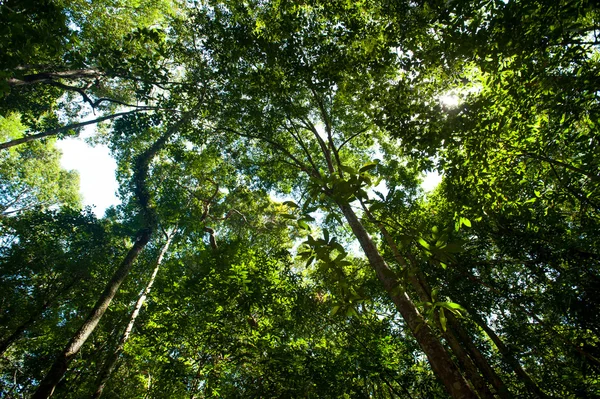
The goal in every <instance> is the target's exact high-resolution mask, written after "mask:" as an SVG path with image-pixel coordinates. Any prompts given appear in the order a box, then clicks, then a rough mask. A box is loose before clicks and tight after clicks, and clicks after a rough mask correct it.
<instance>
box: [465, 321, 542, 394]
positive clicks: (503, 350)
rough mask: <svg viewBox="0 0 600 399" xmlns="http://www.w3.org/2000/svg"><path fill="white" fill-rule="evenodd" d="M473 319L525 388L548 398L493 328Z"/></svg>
mask: <svg viewBox="0 0 600 399" xmlns="http://www.w3.org/2000/svg"><path fill="white" fill-rule="evenodd" d="M473 320H474V321H475V323H477V325H478V326H479V327H481V328H482V329H483V331H485V333H486V334H487V335H488V337H490V339H491V340H492V342H493V343H494V344H495V345H496V347H497V348H498V351H500V354H502V357H503V358H504V360H505V361H506V363H508V364H509V365H510V366H511V367H512V369H513V371H514V372H515V374H517V376H518V377H519V378H520V379H521V381H523V383H524V384H525V386H526V387H527V389H528V390H529V391H530V392H531V393H532V394H534V395H535V396H536V397H538V398H541V399H548V398H549V396H548V395H546V393H544V391H542V390H541V388H540V387H539V386H538V385H537V384H536V383H535V382H534V381H533V379H532V378H531V376H530V375H529V374H528V373H527V372H526V371H525V370H524V369H523V367H521V364H520V363H519V361H518V360H517V359H515V358H514V356H513V355H512V353H511V352H510V349H508V348H507V347H506V345H504V342H502V340H501V339H500V337H499V336H498V335H497V334H496V333H495V332H494V330H492V329H491V328H490V327H489V326H488V325H487V323H485V322H484V321H483V320H481V319H480V318H479V317H476V316H474V317H473Z"/></svg>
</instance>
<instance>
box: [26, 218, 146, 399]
mask: <svg viewBox="0 0 600 399" xmlns="http://www.w3.org/2000/svg"><path fill="white" fill-rule="evenodd" d="M151 235H152V229H149V228H148V229H145V230H142V232H141V233H140V234H139V236H138V239H137V240H136V242H135V244H134V245H133V247H131V249H130V250H129V252H128V253H127V256H126V257H125V259H123V262H121V265H120V266H119V268H118V269H117V271H116V272H115V274H114V275H113V277H112V278H111V280H110V281H109V283H108V284H107V286H106V288H105V289H104V291H103V292H102V295H100V298H99V299H98V301H97V302H96V305H95V306H94V308H93V309H92V311H91V312H90V314H89V315H88V317H87V319H86V320H85V322H84V323H83V325H82V326H81V327H80V328H79V330H78V331H77V332H76V333H75V334H74V335H73V337H72V338H71V340H70V341H69V343H68V344H67V346H66V348H65V349H64V350H63V351H62V352H61V353H60V355H58V358H57V359H56V361H55V362H54V364H53V365H52V367H51V368H50V371H48V373H47V374H46V377H45V378H44V379H43V380H42V382H41V383H40V385H39V387H38V389H37V391H36V392H35V394H34V395H33V396H32V398H34V399H42V398H43V399H46V398H49V397H50V396H52V394H53V393H54V389H55V388H56V385H57V384H58V383H59V382H60V380H61V379H62V377H63V376H64V375H65V373H66V372H67V367H68V365H69V363H70V362H71V360H73V358H74V357H75V356H76V355H77V353H78V352H79V349H81V346H82V345H83V344H84V343H85V341H86V340H87V338H88V337H89V336H90V334H91V333H92V332H93V331H94V329H95V328H96V326H97V325H98V322H99V321H100V319H101V318H102V316H103V315H104V313H105V312H106V310H107V309H108V306H109V305H110V303H111V301H112V300H113V298H114V297H115V295H116V294H117V291H118V290H119V287H120V286H121V284H122V283H123V281H124V280H125V277H127V275H128V274H129V271H130V270H131V267H132V266H133V263H134V261H135V260H136V259H137V257H138V255H139V254H140V252H141V251H142V249H144V247H145V246H146V244H147V243H148V241H150V237H151Z"/></svg>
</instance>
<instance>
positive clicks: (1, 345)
mask: <svg viewBox="0 0 600 399" xmlns="http://www.w3.org/2000/svg"><path fill="white" fill-rule="evenodd" d="M36 318H37V317H35V316H31V317H30V318H29V319H28V320H27V321H25V322H24V323H21V325H20V326H19V327H17V329H16V330H15V331H13V333H12V334H10V335H9V336H8V337H6V338H5V339H4V340H2V342H0V356H2V355H3V354H4V352H6V350H7V349H8V347H9V346H11V345H12V343H13V342H15V341H16V340H17V339H19V337H20V336H21V334H23V332H24V331H25V330H26V329H27V328H28V327H29V326H30V325H32V324H33V323H34V322H35V320H36Z"/></svg>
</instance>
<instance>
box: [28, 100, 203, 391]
mask: <svg viewBox="0 0 600 399" xmlns="http://www.w3.org/2000/svg"><path fill="white" fill-rule="evenodd" d="M194 112H195V110H194V109H192V110H190V111H188V112H187V113H186V114H185V115H184V116H183V117H182V118H181V119H179V121H177V123H175V124H173V125H172V126H170V127H169V128H168V129H167V131H166V132H165V133H164V134H163V135H162V136H161V137H160V138H159V139H158V140H156V141H155V142H154V144H152V145H151V146H150V147H149V148H148V149H147V150H146V151H144V152H143V153H142V154H140V155H139V156H138V157H137V158H136V159H135V165H134V168H133V170H134V172H133V177H132V180H133V185H134V194H135V197H136V200H137V202H138V204H139V205H140V208H141V209H140V214H141V217H142V220H143V221H144V224H145V225H146V227H145V228H143V229H142V230H140V232H139V233H138V237H137V239H136V242H135V244H134V245H133V247H132V248H131V249H130V250H129V252H128V253H127V256H126V257H125V259H124V260H123V262H122V263H121V266H120V267H119V268H118V269H117V271H116V272H115V274H114V275H113V277H112V278H111V280H110V281H109V282H108V285H107V286H106V288H105V289H104V292H102V295H100V298H99V299H98V302H97V303H96V305H95V306H94V308H93V309H92V312H91V313H90V315H89V316H88V317H87V319H86V321H85V322H84V323H83V325H82V326H81V328H80V329H79V330H78V331H77V332H76V333H75V335H74V336H73V337H72V338H71V340H70V341H69V343H68V344H67V346H66V348H65V349H64V350H63V352H62V353H61V354H60V355H59V356H58V358H57V359H56V361H55V362H54V364H53V365H52V367H51V368H50V371H49V372H48V374H47V375H46V377H45V378H44V380H43V381H42V382H41V383H40V386H39V387H38V390H37V391H36V392H35V394H34V395H33V396H32V398H33V399H46V398H49V397H50V396H52V393H53V392H54V389H55V388H56V385H57V384H58V383H59V381H60V380H61V378H62V377H63V376H64V374H65V373H66V371H67V367H68V365H69V363H70V361H71V360H73V358H74V357H75V355H77V352H79V349H80V348H81V346H82V345H83V344H84V343H85V341H86V340H87V338H88V337H89V336H90V334H91V333H92V332H93V331H94V329H95V328H96V326H97V325H98V322H99V321H100V319H101V318H102V316H103V315H104V313H105V312H106V309H108V306H109V305H110V303H111V301H112V300H113V298H114V297H115V295H116V294H117V291H118V290H119V287H120V286H121V283H123V281H124V280H125V278H126V277H127V275H128V274H129V271H130V270H131V267H132V266H133V262H134V261H135V260H136V259H137V257H138V255H139V254H140V252H141V251H142V249H144V247H145V246H146V244H147V243H148V241H150V237H151V236H152V233H153V231H154V229H155V227H156V225H157V215H156V210H155V209H154V207H152V206H151V204H150V192H149V191H148V187H147V185H146V178H147V176H148V171H149V169H150V162H151V161H152V159H154V156H155V155H156V154H157V153H158V152H159V151H160V150H161V149H162V148H163V147H164V146H165V144H166V143H167V141H168V140H169V138H171V136H172V135H173V134H174V133H175V132H176V131H178V130H179V127H180V126H182V125H183V124H185V123H187V121H189V119H190V118H191V117H192V115H193V113H194Z"/></svg>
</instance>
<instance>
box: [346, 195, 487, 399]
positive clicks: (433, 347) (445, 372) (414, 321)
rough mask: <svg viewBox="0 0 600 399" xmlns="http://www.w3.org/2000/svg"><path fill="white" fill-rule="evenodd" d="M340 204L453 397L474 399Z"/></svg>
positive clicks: (374, 248) (366, 237) (353, 216)
mask: <svg viewBox="0 0 600 399" xmlns="http://www.w3.org/2000/svg"><path fill="white" fill-rule="evenodd" d="M339 207H340V210H341V211H342V213H343V214H344V217H345V218H346V220H347V221H348V224H349V225H350V228H351V229H352V232H353V233H354V235H355V236H356V238H357V239H358V242H359V243H360V245H361V247H362V249H363V251H364V252H365V255H366V256H367V259H368V260H369V263H370V264H371V267H373V269H375V272H376V274H377V277H378V279H379V281H381V283H382V285H383V287H384V289H385V290H386V292H387V293H388V295H389V296H390V297H391V298H392V300H393V301H394V304H395V305H396V308H397V309H398V311H399V312H400V314H401V315H402V317H403V319H404V321H405V322H406V324H407V325H408V328H409V329H410V331H411V332H412V334H413V335H414V337H415V338H416V340H417V342H418V343H419V345H420V346H421V349H422V350H423V352H424V353H425V355H426V356H427V359H428V360H429V363H430V364H431V368H432V369H433V371H434V372H435V373H436V375H437V376H438V378H439V379H440V380H441V381H442V383H443V384H444V387H445V388H446V390H447V391H448V393H449V394H450V395H451V396H452V397H453V398H455V399H476V398H477V395H476V394H475V393H474V392H473V390H471V388H470V387H469V385H468V384H467V382H466V381H465V379H464V378H463V376H462V374H461V373H460V371H459V369H458V367H456V364H454V362H453V361H452V359H451V358H450V355H449V354H448V352H447V351H446V349H445V348H444V347H443V346H442V344H441V343H440V341H439V339H438V338H437V337H436V336H435V334H434V333H433V331H432V330H431V329H430V328H429V326H428V325H427V323H426V321H425V319H424V318H423V316H422V315H421V314H420V313H419V311H418V310H417V308H416V306H415V304H414V303H413V302H412V300H411V299H410V298H409V296H408V294H407V293H406V292H405V291H404V289H403V288H402V286H401V285H399V281H398V278H397V276H396V275H395V273H394V272H393V271H392V270H391V269H390V268H389V266H388V265H387V263H386V262H385V260H384V259H383V257H382V256H381V254H380V253H379V251H378V249H377V246H376V245H375V243H374V242H373V240H372V239H371V237H370V236H369V234H368V233H367V230H366V229H365V228H364V226H363V225H362V223H361V222H360V221H359V220H358V217H357V216H356V214H355V213H354V210H353V209H352V207H351V206H350V205H348V204H339Z"/></svg>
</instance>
